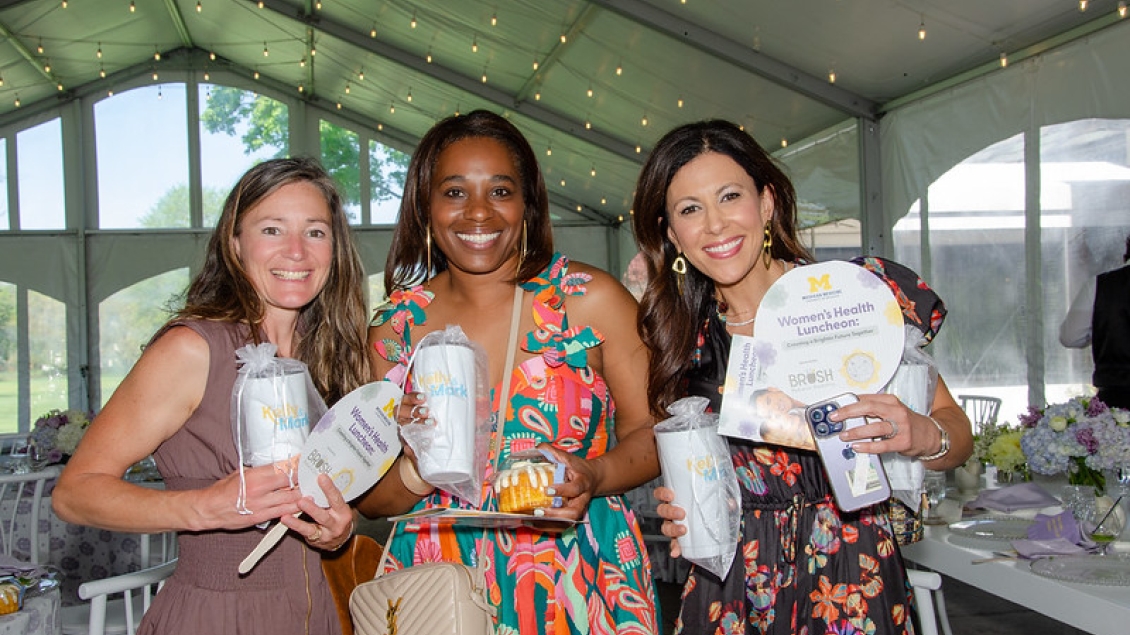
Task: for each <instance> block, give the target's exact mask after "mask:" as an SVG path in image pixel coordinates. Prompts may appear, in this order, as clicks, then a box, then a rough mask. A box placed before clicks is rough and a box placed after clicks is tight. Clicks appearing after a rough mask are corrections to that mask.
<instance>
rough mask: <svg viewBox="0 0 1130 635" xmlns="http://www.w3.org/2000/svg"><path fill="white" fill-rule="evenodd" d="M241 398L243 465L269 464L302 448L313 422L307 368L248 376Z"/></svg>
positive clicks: (283, 458) (281, 459) (282, 459)
mask: <svg viewBox="0 0 1130 635" xmlns="http://www.w3.org/2000/svg"><path fill="white" fill-rule="evenodd" d="M242 399H243V408H242V409H243V421H244V429H243V435H242V442H243V463H244V465H247V466H250V467H256V466H259V465H269V464H271V463H277V462H279V461H285V460H287V459H289V458H290V457H292V456H294V455H295V454H300V453H301V452H302V446H303V444H305V443H306V437H307V436H308V435H309V434H310V427H311V424H312V423H313V422H312V421H311V420H310V406H309V403H308V399H307V393H306V373H305V372H303V371H295V372H290V373H286V374H284V375H282V376H272V377H249V378H248V379H247V380H246V383H245V384H244V386H243V395H242Z"/></svg>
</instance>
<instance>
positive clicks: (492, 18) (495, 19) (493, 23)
mask: <svg viewBox="0 0 1130 635" xmlns="http://www.w3.org/2000/svg"><path fill="white" fill-rule="evenodd" d="M490 25H491V26H498V14H497V13H495V14H492V15H491V16H490Z"/></svg>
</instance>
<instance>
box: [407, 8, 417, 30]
mask: <svg viewBox="0 0 1130 635" xmlns="http://www.w3.org/2000/svg"><path fill="white" fill-rule="evenodd" d="M408 24H410V25H411V26H412V28H413V29H414V28H416V12H415V11H413V12H412V21H411V22H409V23H408Z"/></svg>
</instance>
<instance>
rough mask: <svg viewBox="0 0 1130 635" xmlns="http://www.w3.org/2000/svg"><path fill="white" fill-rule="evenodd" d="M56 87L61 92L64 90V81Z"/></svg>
mask: <svg viewBox="0 0 1130 635" xmlns="http://www.w3.org/2000/svg"><path fill="white" fill-rule="evenodd" d="M55 87H56V88H58V89H59V92H63V82H59V83H58V84H56V85H55Z"/></svg>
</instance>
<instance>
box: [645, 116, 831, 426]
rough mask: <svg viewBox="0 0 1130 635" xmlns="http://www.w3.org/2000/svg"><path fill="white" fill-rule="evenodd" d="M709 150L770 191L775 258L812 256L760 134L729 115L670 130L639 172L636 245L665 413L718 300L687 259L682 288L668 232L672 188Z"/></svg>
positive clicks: (653, 385) (788, 187)
mask: <svg viewBox="0 0 1130 635" xmlns="http://www.w3.org/2000/svg"><path fill="white" fill-rule="evenodd" d="M708 152H717V153H719V154H724V155H726V156H728V157H730V158H731V159H733V160H734V161H735V162H736V163H737V164H738V165H740V166H741V167H742V169H744V170H745V172H746V174H748V175H749V176H750V177H751V178H753V182H754V184H755V185H756V186H757V191H758V193H763V192H764V191H765V190H766V189H768V190H769V191H770V192H771V193H772V195H773V201H774V204H775V208H774V211H773V218H772V220H770V228H771V230H770V231H771V232H772V234H773V247H772V256H773V257H774V258H780V259H783V260H787V261H792V260H796V259H798V258H803V259H807V260H811V259H812V258H811V256H810V255H809V253H808V251H807V250H806V249H805V248H804V246H803V245H802V244H801V243H800V240H799V239H798V238H797V235H796V230H797V226H796V191H795V190H794V188H793V184H792V182H791V181H789V178H788V177H787V176H786V175H785V173H784V172H783V171H782V170H781V168H780V167H779V166H778V165H777V163H776V162H775V161H774V160H773V158H772V157H771V156H770V155H769V153H768V152H766V151H765V150H764V149H763V148H762V147H761V146H760V145H758V143H757V142H756V141H754V139H753V137H751V136H749V135H748V134H746V132H745V131H743V130H742V129H740V128H739V127H738V126H736V125H734V124H733V123H730V122H728V121H722V120H710V121H700V122H696V123H690V124H686V125H683V126H680V127H678V128H675V129H674V130H672V131H670V132H668V133H667V134H666V135H664V136H663V138H662V139H660V140H659V143H658V144H657V145H656V146H655V148H654V149H653V150H652V151H651V154H650V155H649V156H648V158H647V162H646V163H645V164H644V166H643V169H642V170H641V171H640V177H639V181H638V182H637V183H636V195H635V200H634V202H633V205H632V210H633V213H632V227H633V229H634V230H635V235H636V243H637V244H638V246H639V249H640V252H641V253H642V254H643V258H644V262H645V263H646V264H647V280H648V282H647V288H646V289H645V290H644V293H643V297H642V298H641V300H640V312H639V323H638V326H639V332H640V337H641V338H642V339H643V342H644V344H645V345H646V346H647V347H648V349H649V350H650V351H651V361H650V363H649V366H648V385H647V396H648V403H649V404H650V406H651V412H652V414H653V415H654V416H656V417H658V418H665V417H666V416H667V413H666V408H667V406H669V405H670V404H671V403H672V402H674V401H675V400H677V399H679V398H680V397H682V396H683V394H682V393H683V391H684V390H685V388H684V383H683V382H682V381H681V378H682V377H683V375H684V374H685V373H686V372H687V371H688V370H690V368H691V365H692V363H693V353H694V347H695V339H696V337H697V335H698V333H699V332H700V331H701V329H702V325H703V322H704V321H705V320H706V318H707V316H708V315H709V313H710V311H711V310H713V306H714V301H715V300H714V281H713V280H711V279H710V278H708V277H707V276H705V275H704V274H703V273H702V272H700V271H698V270H697V269H695V268H694V266H692V265H691V264H690V262H688V263H687V274H686V276H685V278H684V281H683V285H682V291H681V292H680V291H679V287H678V285H677V283H676V278H675V273H674V272H673V271H671V263H672V262H674V260H675V258H676V257H677V256H678V255H679V252H678V249H677V248H676V247H675V245H674V244H673V243H672V242H671V240H670V239H669V238H668V237H667V228H668V225H667V222H668V218H667V213H668V209H667V188H668V186H670V185H671V180H672V179H673V178H675V173H676V172H678V171H679V170H680V169H681V168H682V167H683V166H684V165H686V164H687V163H690V162H691V161H692V160H693V159H695V158H697V157H699V156H701V155H703V154H706V153H708Z"/></svg>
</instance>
